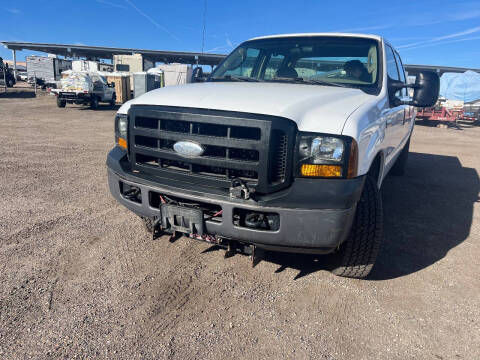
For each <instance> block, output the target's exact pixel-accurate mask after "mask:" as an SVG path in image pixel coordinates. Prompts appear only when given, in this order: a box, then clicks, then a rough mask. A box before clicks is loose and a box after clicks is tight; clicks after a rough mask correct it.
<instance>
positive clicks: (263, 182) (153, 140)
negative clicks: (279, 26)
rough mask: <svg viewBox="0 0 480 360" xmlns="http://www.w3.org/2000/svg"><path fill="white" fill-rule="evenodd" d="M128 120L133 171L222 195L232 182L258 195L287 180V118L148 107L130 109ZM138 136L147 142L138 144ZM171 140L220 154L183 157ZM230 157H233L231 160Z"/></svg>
mask: <svg viewBox="0 0 480 360" xmlns="http://www.w3.org/2000/svg"><path fill="white" fill-rule="evenodd" d="M128 116H129V129H128V132H129V133H128V139H129V142H128V144H129V145H128V146H129V149H128V152H129V160H130V163H131V166H132V170H133V171H138V172H140V173H146V174H149V175H153V176H159V177H161V178H166V179H171V180H173V181H183V182H190V183H195V184H198V185H201V186H209V187H217V188H223V189H225V191H227V192H228V191H229V188H230V186H231V181H232V179H235V178H240V179H241V180H242V181H244V182H245V183H246V184H247V185H248V187H249V188H252V189H255V190H254V191H255V192H256V193H264V194H266V193H271V192H275V191H278V190H281V189H283V188H285V187H287V186H289V185H290V183H291V181H292V161H293V153H294V151H293V147H294V141H295V134H296V124H295V123H294V122H293V121H291V120H289V119H286V118H282V117H275V116H268V115H261V114H250V113H238V112H231V111H220V110H206V109H192V108H181V107H167V106H153V105H132V106H131V107H130V110H129V112H128ZM139 119H140V120H139ZM145 119H147V120H145ZM145 123H146V124H147V125H145ZM172 124H173V125H172ZM139 125H142V126H139ZM172 129H173V130H174V131H172ZM175 130H176V131H175ZM140 138H141V139H146V140H148V141H146V142H145V141H143V142H139V139H140ZM177 141H192V142H196V143H198V144H201V145H202V146H205V147H206V148H207V149H208V148H209V147H211V148H214V149H216V150H217V151H219V152H220V153H221V155H222V156H211V155H209V153H208V152H207V153H206V154H204V155H202V156H197V157H183V156H181V155H179V154H178V153H176V152H175V151H173V149H171V146H172V144H173V143H175V142H177ZM218 149H224V150H218ZM232 154H234V155H235V156H239V157H238V158H232V157H233V155H232ZM215 155H218V154H215ZM223 155H224V156H223ZM240 156H247V157H249V158H247V159H242V158H240ZM146 160H149V161H146ZM172 164H174V165H178V166H172ZM203 170H205V171H203ZM238 174H247V176H246V177H241V176H238Z"/></svg>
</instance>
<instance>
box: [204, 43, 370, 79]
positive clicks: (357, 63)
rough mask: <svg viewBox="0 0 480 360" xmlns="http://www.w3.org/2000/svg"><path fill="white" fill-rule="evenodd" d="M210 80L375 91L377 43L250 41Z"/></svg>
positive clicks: (227, 59) (221, 65)
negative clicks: (315, 85) (299, 84)
mask: <svg viewBox="0 0 480 360" xmlns="http://www.w3.org/2000/svg"><path fill="white" fill-rule="evenodd" d="M210 80H211V81H272V82H273V81H282V82H295V83H308V84H320V85H332V86H348V87H356V86H368V87H373V86H376V84H377V80H378V46H377V41H375V40H372V39H363V38H353V37H351V38H350V37H335V36H317V37H290V38H288V37H286V38H271V39H260V40H252V41H247V42H245V43H243V44H241V45H240V46H239V47H238V48H236V49H235V50H234V51H233V52H232V53H231V54H230V55H229V56H228V57H227V58H226V59H225V60H224V61H223V62H222V63H221V64H220V65H219V66H218V67H217V68H216V69H215V71H214V72H213V73H212V75H211V77H210Z"/></svg>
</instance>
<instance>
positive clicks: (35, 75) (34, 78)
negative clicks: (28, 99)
mask: <svg viewBox="0 0 480 360" xmlns="http://www.w3.org/2000/svg"><path fill="white" fill-rule="evenodd" d="M33 81H34V84H35V85H34V86H35V97H37V74H35V71H34V72H33Z"/></svg>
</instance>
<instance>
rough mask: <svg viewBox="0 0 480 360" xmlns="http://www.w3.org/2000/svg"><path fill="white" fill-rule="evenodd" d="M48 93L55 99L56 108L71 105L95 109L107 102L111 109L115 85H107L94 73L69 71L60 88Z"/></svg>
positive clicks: (114, 96) (104, 80)
mask: <svg viewBox="0 0 480 360" xmlns="http://www.w3.org/2000/svg"><path fill="white" fill-rule="evenodd" d="M50 92H51V93H52V94H54V95H55V96H56V97H57V106H58V107H65V106H66V105H67V103H71V104H84V105H90V107H91V108H92V109H97V108H98V103H99V102H107V103H109V104H110V106H112V107H113V106H115V101H116V94H115V85H114V84H113V83H112V84H108V83H107V79H106V78H105V77H104V76H102V75H100V74H98V73H95V72H85V71H69V72H68V73H67V74H66V75H65V77H64V78H62V80H61V88H60V89H51V91H50Z"/></svg>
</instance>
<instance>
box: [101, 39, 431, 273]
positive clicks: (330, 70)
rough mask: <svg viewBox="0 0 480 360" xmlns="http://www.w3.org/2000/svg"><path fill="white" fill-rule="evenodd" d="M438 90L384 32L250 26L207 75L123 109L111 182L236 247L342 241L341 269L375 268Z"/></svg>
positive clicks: (159, 213)
mask: <svg viewBox="0 0 480 360" xmlns="http://www.w3.org/2000/svg"><path fill="white" fill-rule="evenodd" d="M407 87H412V88H413V89H414V93H413V97H412V98H409V97H408V93H407ZM438 91H439V78H438V76H437V75H436V74H435V73H431V72H423V73H419V74H418V76H417V77H416V82H415V83H414V84H407V82H406V77H405V71H404V68H403V65H402V61H401V59H400V56H399V55H398V52H397V51H395V49H394V48H393V47H392V46H391V45H390V44H389V43H388V42H387V41H386V40H385V39H383V38H381V37H379V36H373V35H359V34H331V33H321V34H289V35H278V36H267V37H260V38H255V39H252V40H248V41H246V42H244V43H242V44H241V45H239V46H238V47H237V48H236V49H235V50H234V51H233V52H232V53H231V54H230V55H228V56H227V57H226V58H225V59H224V61H223V62H222V63H221V64H219V65H218V67H217V68H216V69H215V70H214V71H213V73H212V74H211V76H210V77H209V79H208V80H207V81H206V82H204V83H196V84H188V85H184V86H176V87H167V88H162V89H158V90H154V91H151V92H149V93H146V94H144V95H142V96H140V97H139V98H137V99H134V100H131V101H129V102H127V103H125V104H124V105H123V106H122V107H121V108H120V109H119V111H118V113H117V115H116V118H115V138H116V144H117V145H116V146H115V147H114V148H113V150H111V152H110V153H109V154H108V158H107V167H108V182H109V186H110V191H111V193H112V194H113V196H114V197H115V198H116V199H117V200H118V201H119V202H120V203H121V204H123V205H125V206H126V207H127V208H128V209H130V210H132V211H133V212H134V213H136V214H138V215H139V216H140V217H142V218H143V220H144V221H145V225H146V227H147V229H148V230H149V231H151V232H153V233H154V234H161V233H164V232H167V233H171V234H172V233H173V234H175V232H179V233H184V234H188V236H190V237H191V238H193V239H198V240H205V241H208V242H212V243H216V244H218V245H221V246H225V247H226V248H227V249H228V250H227V253H226V254H231V253H232V252H233V253H234V252H235V251H244V252H247V253H249V251H252V250H253V252H254V253H255V251H256V250H255V249H258V250H262V251H263V250H264V249H267V250H274V251H285V252H298V253H313V254H330V255H329V256H330V260H331V261H329V262H328V263H332V264H333V265H332V266H331V270H332V271H333V272H334V273H335V274H337V275H341V276H347V277H357V278H363V277H365V276H367V275H368V274H369V272H370V271H371V269H372V267H373V265H374V262H375V259H376V256H377V253H378V250H379V246H380V243H381V240H382V236H383V210H382V199H381V196H380V188H381V185H382V181H383V180H384V178H385V176H386V175H387V173H389V172H390V173H392V174H395V175H401V174H403V172H404V168H405V164H406V161H407V157H408V151H409V145H410V137H411V134H412V130H413V126H414V119H415V107H424V106H431V105H433V104H434V103H435V102H436V100H437V98H438Z"/></svg>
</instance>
